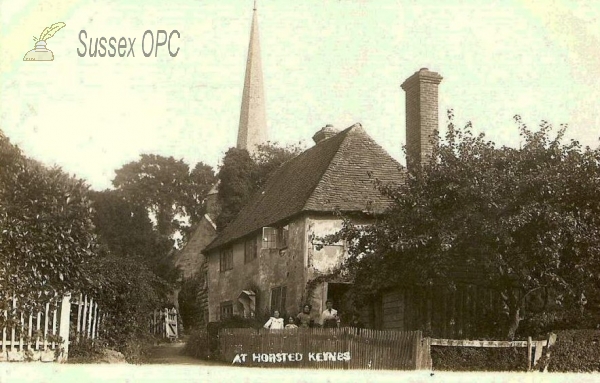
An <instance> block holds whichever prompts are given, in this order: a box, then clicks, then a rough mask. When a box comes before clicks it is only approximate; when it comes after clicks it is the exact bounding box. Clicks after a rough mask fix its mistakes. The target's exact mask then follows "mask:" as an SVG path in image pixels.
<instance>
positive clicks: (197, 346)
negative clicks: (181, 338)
mask: <svg viewBox="0 0 600 383" xmlns="http://www.w3.org/2000/svg"><path fill="white" fill-rule="evenodd" d="M209 346H210V339H209V337H208V333H207V331H206V330H204V329H195V330H193V331H192V332H191V333H190V336H189V338H188V339H187V341H186V343H185V348H184V352H185V354H186V355H189V356H193V357H194V358H198V359H211V356H212V355H213V354H212V353H211V348H210V347H209Z"/></svg>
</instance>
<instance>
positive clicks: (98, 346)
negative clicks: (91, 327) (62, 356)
mask: <svg viewBox="0 0 600 383" xmlns="http://www.w3.org/2000/svg"><path fill="white" fill-rule="evenodd" d="M105 347H106V346H105V343H104V342H102V341H100V340H92V339H88V338H83V339H80V341H79V342H72V343H71V344H70V345H69V359H68V361H69V363H94V362H96V361H98V360H100V359H101V358H102V357H103V356H104V353H103V351H104V348H105Z"/></svg>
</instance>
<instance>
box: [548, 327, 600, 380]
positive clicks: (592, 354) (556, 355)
mask: <svg viewBox="0 0 600 383" xmlns="http://www.w3.org/2000/svg"><path fill="white" fill-rule="evenodd" d="M556 335H557V339H556V344H555V345H554V347H553V348H551V354H550V363H549V366H548V371H554V372H592V371H600V330H566V331H558V332H557V333H556Z"/></svg>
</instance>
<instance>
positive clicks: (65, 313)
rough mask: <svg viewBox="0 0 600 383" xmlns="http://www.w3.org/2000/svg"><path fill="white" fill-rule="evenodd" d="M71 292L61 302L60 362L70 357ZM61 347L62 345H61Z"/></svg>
mask: <svg viewBox="0 0 600 383" xmlns="http://www.w3.org/2000/svg"><path fill="white" fill-rule="evenodd" d="M70 317H71V294H69V293H67V294H65V295H64V296H63V298H62V301H61V303H60V321H59V327H58V335H59V336H60V337H61V338H62V339H63V342H64V343H63V347H62V352H61V353H60V354H59V356H58V362H59V363H64V362H66V361H67V358H68V357H69V342H70V339H69V325H70V323H71V320H70V319H71V318H70ZM59 347H60V346H59Z"/></svg>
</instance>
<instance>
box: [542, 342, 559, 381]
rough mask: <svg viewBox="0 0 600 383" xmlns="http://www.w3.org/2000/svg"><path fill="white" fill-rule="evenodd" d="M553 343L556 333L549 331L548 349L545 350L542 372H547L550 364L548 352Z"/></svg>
mask: <svg viewBox="0 0 600 383" xmlns="http://www.w3.org/2000/svg"><path fill="white" fill-rule="evenodd" d="M554 343H556V334H554V333H550V336H549V337H548V343H547V347H548V350H547V351H546V365H545V366H544V370H543V372H548V366H549V365H550V352H551V348H552V346H553V345H554Z"/></svg>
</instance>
